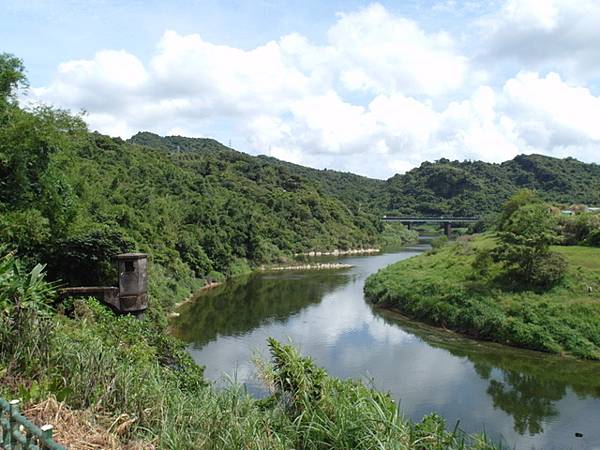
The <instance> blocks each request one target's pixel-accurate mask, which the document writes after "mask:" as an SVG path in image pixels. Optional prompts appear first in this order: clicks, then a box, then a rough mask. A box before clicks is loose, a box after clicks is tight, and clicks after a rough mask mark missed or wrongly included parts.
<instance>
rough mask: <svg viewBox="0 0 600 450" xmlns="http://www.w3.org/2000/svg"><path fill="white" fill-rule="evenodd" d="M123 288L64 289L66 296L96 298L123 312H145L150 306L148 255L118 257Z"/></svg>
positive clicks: (62, 291)
mask: <svg viewBox="0 0 600 450" xmlns="http://www.w3.org/2000/svg"><path fill="white" fill-rule="evenodd" d="M115 260H116V263H117V269H118V273H119V287H113V286H84V287H71V288H66V289H62V290H61V292H60V293H61V296H62V297H94V298H97V299H98V300H100V301H102V302H104V303H105V304H107V305H109V306H110V307H111V308H113V309H114V310H115V311H117V312H119V313H130V314H135V315H140V314H142V313H143V312H144V311H145V310H146V309H148V255H147V254H146V253H122V254H120V255H117V256H115Z"/></svg>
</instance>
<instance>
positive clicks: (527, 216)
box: [492, 194, 566, 288]
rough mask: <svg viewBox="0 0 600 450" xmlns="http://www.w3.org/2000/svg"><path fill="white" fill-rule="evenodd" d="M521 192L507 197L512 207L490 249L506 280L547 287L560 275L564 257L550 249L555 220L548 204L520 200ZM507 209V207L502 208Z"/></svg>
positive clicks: (523, 285)
mask: <svg viewBox="0 0 600 450" xmlns="http://www.w3.org/2000/svg"><path fill="white" fill-rule="evenodd" d="M523 198H524V196H523V195H522V194H517V198H513V199H511V200H509V202H508V203H507V205H506V207H505V208H508V209H513V208H514V209H513V211H512V212H511V213H510V214H509V215H507V217H506V218H505V219H504V222H503V223H502V227H501V231H500V232H499V233H498V237H499V244H498V246H497V247H496V248H495V249H494V250H493V251H492V258H493V260H494V261H496V262H499V263H501V264H502V266H503V268H504V275H505V280H506V281H508V282H509V283H510V284H512V285H515V286H518V287H533V288H549V287H551V286H552V285H554V284H556V283H557V282H558V281H560V280H561V279H562V277H563V276H564V273H565V270H566V261H565V260H564V258H563V257H562V256H560V255H558V254H555V253H552V252H551V251H550V245H551V244H554V243H556V242H557V240H558V238H557V236H556V232H555V226H556V223H555V220H554V218H553V216H552V215H551V214H550V211H549V208H548V206H547V205H545V204H543V203H540V202H535V203H529V204H522V205H519V206H516V208H515V205H516V204H519V202H520V201H522V200H523ZM505 212H506V209H505Z"/></svg>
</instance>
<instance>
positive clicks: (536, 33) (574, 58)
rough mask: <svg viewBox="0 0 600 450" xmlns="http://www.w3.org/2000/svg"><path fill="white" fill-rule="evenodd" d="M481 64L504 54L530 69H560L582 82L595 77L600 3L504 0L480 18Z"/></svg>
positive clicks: (598, 68) (599, 69)
mask: <svg viewBox="0 0 600 450" xmlns="http://www.w3.org/2000/svg"><path fill="white" fill-rule="evenodd" d="M481 25H482V27H483V30H484V34H485V35H486V39H485V40H484V47H483V49H482V51H483V52H484V53H485V54H486V56H487V59H486V62H487V63H490V62H491V61H496V60H497V59H498V58H507V59H512V60H514V61H516V62H517V63H518V64H519V65H520V66H521V68H523V69H529V70H560V71H562V72H563V74H565V75H568V76H569V77H571V78H573V79H574V80H577V81H579V82H582V81H584V80H585V79H587V78H588V77H590V76H599V75H600V47H599V46H598V45H597V43H598V42H600V2H598V1H596V0H578V1H572V0H506V1H505V2H504V5H503V7H502V8H501V9H500V10H499V11H497V12H495V13H493V14H490V15H489V16H487V17H486V18H484V19H483V20H482V21H481Z"/></svg>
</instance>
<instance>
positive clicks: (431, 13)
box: [0, 0, 600, 178]
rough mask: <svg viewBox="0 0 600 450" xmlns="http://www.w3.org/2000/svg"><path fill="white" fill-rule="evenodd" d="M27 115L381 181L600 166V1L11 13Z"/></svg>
mask: <svg viewBox="0 0 600 450" xmlns="http://www.w3.org/2000/svg"><path fill="white" fill-rule="evenodd" d="M0 52H8V53H12V54H15V55H16V56H18V57H20V58H22V59H23V61H24V63H25V65H26V67H27V75H28V78H29V81H30V88H29V89H28V91H27V92H24V93H23V94H22V96H21V101H22V104H24V105H35V104H39V103H44V104H51V105H55V106H57V107H60V108H67V109H70V110H72V111H73V112H81V111H84V112H85V115H84V119H85V120H86V122H87V123H88V124H89V127H90V129H92V130H98V131H100V132H102V133H105V134H109V135H111V136H121V137H123V138H128V137H130V136H132V135H133V134H135V133H136V132H138V131H152V132H155V133H158V134H160V135H182V136H190V137H211V138H215V139H218V140H219V141H221V142H223V143H224V144H226V145H230V146H232V147H233V148H235V149H237V150H241V151H244V152H247V153H250V154H266V155H271V156H274V157H276V158H280V159H284V160H287V161H291V162H295V163H299V164H303V165H308V166H311V167H316V168H328V169H337V170H343V171H350V172H354V173H358V174H362V175H366V176H371V177H375V178H388V177H390V176H392V175H393V174H395V173H403V172H406V171H407V170H410V169H411V168H413V167H416V166H419V165H420V164H421V162H423V161H426V160H427V161H434V160H437V159H440V158H448V159H451V160H454V159H458V160H484V161H488V162H502V161H505V160H508V159H511V158H513V157H514V156H516V155H518V154H521V153H527V154H529V153H541V154H545V155H550V156H556V157H566V156H571V157H575V158H577V159H580V160H582V161H586V162H600V1H598V0H578V1H576V2H575V1H573V0H480V1H470V0H465V1H459V0H404V1H380V2H365V1H357V0H345V1H342V0H338V1H322V0H320V1H319V0H316V1H313V0H304V1H296V0H290V1H282V0H253V1H242V0H237V1H232V0H230V1H227V0H222V1H209V0H171V1H158V0H147V1H142V0H121V1H117V0H85V1H84V0H28V1H23V0H2V2H1V3H0Z"/></svg>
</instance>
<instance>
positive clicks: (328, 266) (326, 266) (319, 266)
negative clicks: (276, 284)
mask: <svg viewBox="0 0 600 450" xmlns="http://www.w3.org/2000/svg"><path fill="white" fill-rule="evenodd" d="M351 267H352V265H351V264H343V263H313V264H291V265H287V266H261V267H259V269H258V270H259V271H260V272H271V271H282V270H339V269H350V268H351Z"/></svg>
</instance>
